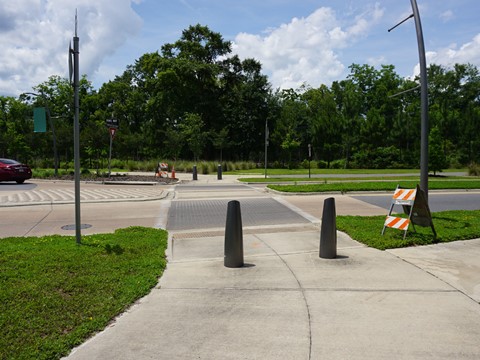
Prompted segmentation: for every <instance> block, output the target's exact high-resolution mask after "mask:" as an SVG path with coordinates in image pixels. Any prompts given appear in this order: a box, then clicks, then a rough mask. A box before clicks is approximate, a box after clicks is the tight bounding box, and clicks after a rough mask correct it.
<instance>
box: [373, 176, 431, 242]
mask: <svg viewBox="0 0 480 360" xmlns="http://www.w3.org/2000/svg"><path fill="white" fill-rule="evenodd" d="M395 205H401V206H402V207H403V212H404V213H405V215H407V216H408V218H405V217H400V216H392V211H393V207H394V206H395ZM410 224H412V226H413V229H414V230H415V231H416V229H415V225H419V226H424V227H427V226H430V227H431V228H432V231H433V235H434V237H437V233H436V232H435V228H434V226H433V221H432V214H431V213H430V208H429V207H428V202H427V199H426V196H425V193H424V192H423V191H422V190H421V189H420V187H419V186H418V185H417V187H416V188H415V189H403V188H401V187H400V186H399V185H397V188H396V189H395V192H394V194H393V197H392V205H391V206H390V211H389V212H388V215H387V218H386V219H385V223H384V224H383V230H382V235H383V234H384V233H385V229H386V228H387V227H389V228H392V229H398V230H402V231H404V234H403V238H404V239H405V237H406V236H407V230H408V226H409V225H410Z"/></svg>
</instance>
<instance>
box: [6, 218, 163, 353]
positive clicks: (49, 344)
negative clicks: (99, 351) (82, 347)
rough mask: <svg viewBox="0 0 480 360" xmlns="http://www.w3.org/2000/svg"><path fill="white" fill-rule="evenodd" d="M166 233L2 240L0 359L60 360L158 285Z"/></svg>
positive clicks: (138, 229) (135, 231)
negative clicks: (80, 242) (77, 242)
mask: <svg viewBox="0 0 480 360" xmlns="http://www.w3.org/2000/svg"><path fill="white" fill-rule="evenodd" d="M166 247H167V232H166V231H164V230H158V229H151V228H142V227H131V228H127V229H121V230H117V231H116V232H115V233H112V234H98V235H91V236H84V237H83V238H82V245H77V244H76V241H75V237H71V236H58V235H54V236H45V237H18V238H13V237H12V238H4V239H0V266H1V268H0V304H1V311H0V359H58V358H60V357H62V356H65V355H67V354H68V353H69V351H70V350H71V349H72V348H73V347H75V346H77V345H79V344H81V343H82V342H83V341H84V340H85V339H87V338H88V337H90V336H91V335H92V334H94V333H95V332H97V331H99V330H102V329H103V328H104V327H105V326H106V325H107V324H108V323H109V322H110V321H111V320H112V319H113V318H114V317H115V316H116V315H118V314H119V313H121V312H123V311H124V310H125V309H126V308H128V307H129V306H130V305H131V304H132V303H134V302H135V300H137V299H139V298H141V297H142V296H144V295H146V294H147V293H148V292H149V291H150V289H151V288H152V287H153V286H155V285H156V284H157V281H158V278H159V277H160V276H161V275H162V273H163V270H164V268H165V266H166V259H165V249H166Z"/></svg>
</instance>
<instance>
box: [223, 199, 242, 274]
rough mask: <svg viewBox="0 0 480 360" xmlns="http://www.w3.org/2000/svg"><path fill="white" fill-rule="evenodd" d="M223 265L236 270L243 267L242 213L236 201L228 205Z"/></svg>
mask: <svg viewBox="0 0 480 360" xmlns="http://www.w3.org/2000/svg"><path fill="white" fill-rule="evenodd" d="M223 264H224V265H225V266H226V267H229V268H237V267H242V266H243V265H244V262H243V231H242V213H241V211H240V203H239V202H238V201H237V200H233V201H230V202H229V203H228V208H227V223H226V226H225V257H224V261H223Z"/></svg>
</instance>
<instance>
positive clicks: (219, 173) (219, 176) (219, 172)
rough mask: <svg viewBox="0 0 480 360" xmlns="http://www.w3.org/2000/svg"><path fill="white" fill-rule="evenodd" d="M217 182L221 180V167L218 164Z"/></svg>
mask: <svg viewBox="0 0 480 360" xmlns="http://www.w3.org/2000/svg"><path fill="white" fill-rule="evenodd" d="M217 180H222V165H220V164H218V167H217Z"/></svg>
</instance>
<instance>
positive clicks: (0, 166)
mask: <svg viewBox="0 0 480 360" xmlns="http://www.w3.org/2000/svg"><path fill="white" fill-rule="evenodd" d="M31 177H32V170H31V169H30V168H29V167H28V166H27V165H25V164H22V163H19V162H18V161H15V160H11V159H0V181H16V182H17V184H23V183H24V182H25V180H28V179H30V178H31Z"/></svg>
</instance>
